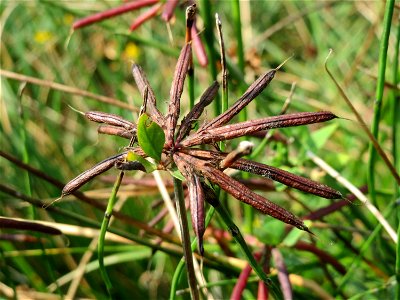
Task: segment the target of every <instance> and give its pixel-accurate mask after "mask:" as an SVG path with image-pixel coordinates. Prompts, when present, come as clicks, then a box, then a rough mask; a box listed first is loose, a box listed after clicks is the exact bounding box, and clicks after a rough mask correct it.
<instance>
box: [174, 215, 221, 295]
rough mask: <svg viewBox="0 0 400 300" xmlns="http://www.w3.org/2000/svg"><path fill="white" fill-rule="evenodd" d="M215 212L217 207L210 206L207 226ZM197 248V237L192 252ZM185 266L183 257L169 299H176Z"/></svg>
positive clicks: (206, 221)
mask: <svg viewBox="0 0 400 300" xmlns="http://www.w3.org/2000/svg"><path fill="white" fill-rule="evenodd" d="M214 212H215V209H214V208H213V207H210V209H209V210H208V212H207V215H206V220H205V226H206V227H207V226H208V224H209V223H210V221H211V218H212V217H213V215H214ZM196 248H197V238H195V239H194V240H193V242H192V244H191V249H192V252H194V251H196ZM184 266H185V260H184V259H183V258H182V259H181V260H180V261H179V263H178V265H177V266H176V269H175V272H174V276H173V277H172V282H171V291H170V294H169V299H170V300H174V299H175V295H176V290H177V287H178V283H179V279H180V277H181V275H182V271H183V267H184Z"/></svg>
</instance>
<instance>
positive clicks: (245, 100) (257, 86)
mask: <svg viewBox="0 0 400 300" xmlns="http://www.w3.org/2000/svg"><path fill="white" fill-rule="evenodd" d="M275 73H276V70H275V69H274V70H271V71H268V72H267V73H265V74H264V75H262V76H260V77H259V78H258V79H257V80H256V81H254V82H253V83H252V84H251V85H250V86H249V88H248V89H247V90H246V92H244V94H243V95H242V97H240V98H239V99H238V100H237V101H236V102H235V103H234V104H233V105H232V106H231V107H230V108H229V109H228V110H226V111H225V112H224V113H222V114H220V115H219V116H218V117H216V118H215V119H213V120H211V121H210V122H208V123H206V124H204V125H203V126H202V127H201V128H200V129H199V132H201V131H205V130H207V129H211V128H216V127H220V126H222V125H225V124H226V123H228V122H229V121H230V120H232V118H233V117H234V116H236V115H237V114H238V113H239V112H240V111H241V110H242V109H243V108H245V107H246V106H247V105H248V104H249V103H250V102H251V101H252V100H253V99H254V98H256V97H257V96H258V95H259V94H260V93H261V92H262V91H263V90H264V89H265V88H266V87H267V86H268V85H269V83H270V82H271V81H272V79H273V78H274V76H275Z"/></svg>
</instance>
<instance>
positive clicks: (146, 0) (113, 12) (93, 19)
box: [72, 0, 158, 29]
mask: <svg viewBox="0 0 400 300" xmlns="http://www.w3.org/2000/svg"><path fill="white" fill-rule="evenodd" d="M157 2H158V0H138V1H134V2H128V3H125V4H123V5H121V6H118V7H114V8H111V9H109V10H105V11H102V12H99V13H96V14H94V15H90V16H87V17H85V18H82V19H80V20H78V21H76V22H75V23H74V24H73V25H72V28H73V29H78V28H82V27H85V26H88V25H90V24H93V23H97V22H100V21H102V20H105V19H109V18H112V17H115V16H118V15H121V14H124V13H127V12H129V11H131V10H135V9H138V8H141V7H144V6H149V5H152V4H154V3H157Z"/></svg>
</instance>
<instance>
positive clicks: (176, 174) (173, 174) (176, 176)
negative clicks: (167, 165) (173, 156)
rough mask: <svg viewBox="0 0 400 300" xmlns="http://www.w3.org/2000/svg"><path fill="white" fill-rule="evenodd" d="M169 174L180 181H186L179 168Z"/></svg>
mask: <svg viewBox="0 0 400 300" xmlns="http://www.w3.org/2000/svg"><path fill="white" fill-rule="evenodd" d="M169 173H170V174H171V175H172V176H174V177H175V178H176V179H179V180H181V181H185V180H186V178H185V177H183V175H182V174H181V172H179V170H178V169H177V168H173V169H172V170H169Z"/></svg>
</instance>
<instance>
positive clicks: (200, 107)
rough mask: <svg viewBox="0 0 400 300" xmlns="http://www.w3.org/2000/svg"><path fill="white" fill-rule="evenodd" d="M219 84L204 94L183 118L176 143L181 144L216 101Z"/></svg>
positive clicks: (213, 85) (216, 83)
mask: <svg viewBox="0 0 400 300" xmlns="http://www.w3.org/2000/svg"><path fill="white" fill-rule="evenodd" d="M218 88H219V83H218V82H217V81H214V82H213V84H212V85H211V86H210V87H208V88H207V89H206V90H205V91H204V93H203V94H202V96H201V98H200V101H199V103H197V104H196V105H195V106H194V107H193V109H192V110H191V111H190V112H189V113H188V114H187V115H186V116H185V117H184V118H183V120H182V123H181V126H180V129H179V134H178V137H177V139H176V142H177V143H179V142H180V141H181V140H182V139H183V138H184V137H186V136H187V135H188V134H189V132H190V130H191V129H192V126H193V123H194V122H196V121H197V119H198V118H199V117H200V116H201V114H202V113H203V111H204V109H205V108H206V107H207V106H208V105H209V104H210V103H211V102H212V101H213V100H214V98H215V96H216V95H217V93H218Z"/></svg>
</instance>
